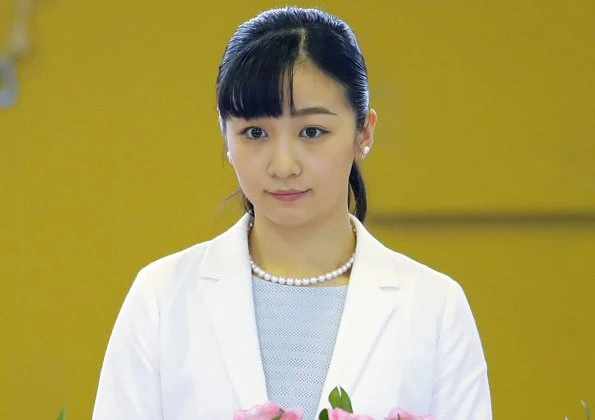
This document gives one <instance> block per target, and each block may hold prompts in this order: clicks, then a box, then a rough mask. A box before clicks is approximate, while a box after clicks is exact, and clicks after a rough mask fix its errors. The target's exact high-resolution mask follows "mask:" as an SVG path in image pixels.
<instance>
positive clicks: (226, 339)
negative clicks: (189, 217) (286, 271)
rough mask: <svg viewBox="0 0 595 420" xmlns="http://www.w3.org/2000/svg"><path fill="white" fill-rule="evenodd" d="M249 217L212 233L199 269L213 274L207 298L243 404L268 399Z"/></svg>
mask: <svg viewBox="0 0 595 420" xmlns="http://www.w3.org/2000/svg"><path fill="white" fill-rule="evenodd" d="M248 219H249V216H247V215H246V216H244V217H243V218H242V219H240V221H239V222H238V223H236V225H234V226H233V227H232V228H231V229H230V230H228V231H227V232H225V233H223V234H222V235H221V236H219V237H217V238H215V239H213V241H212V242H211V244H210V246H209V249H208V251H207V254H206V255H205V258H204V260H203V264H202V266H201V268H200V273H199V275H200V277H201V278H208V279H212V280H214V284H213V285H211V286H210V287H208V288H207V289H206V290H205V291H204V300H205V303H206V308H207V311H208V313H209V316H210V318H211V323H212V326H213V331H214V333H215V338H216V340H217V342H218V344H219V347H220V350H221V356H222V358H223V360H224V361H225V365H226V368H227V374H228V375H229V378H230V380H231V382H232V384H233V386H234V389H235V392H236V395H237V397H238V401H239V404H240V407H241V408H242V409H247V408H250V407H252V406H254V405H256V404H262V403H264V402H265V401H266V400H267V399H268V398H267V391H266V382H265V376H264V371H263V367H262V359H261V355H260V346H259V342H258V331H257V329H256V320H255V315H254V303H253V296H252V274H251V270H250V264H249V261H248V242H247V241H248V240H247V228H248Z"/></svg>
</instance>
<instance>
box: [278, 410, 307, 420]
mask: <svg viewBox="0 0 595 420" xmlns="http://www.w3.org/2000/svg"><path fill="white" fill-rule="evenodd" d="M303 417H304V409H303V408H302V407H294V408H290V409H289V410H285V412H284V413H283V415H282V416H281V420H302V418H303Z"/></svg>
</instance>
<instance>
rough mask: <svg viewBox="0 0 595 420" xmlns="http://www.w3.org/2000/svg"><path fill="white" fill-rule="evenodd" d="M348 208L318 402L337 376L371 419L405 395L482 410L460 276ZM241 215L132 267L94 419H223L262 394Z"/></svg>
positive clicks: (475, 415)
mask: <svg viewBox="0 0 595 420" xmlns="http://www.w3.org/2000/svg"><path fill="white" fill-rule="evenodd" d="M352 219H353V221H354V223H355V226H356V229H357V246H356V255H355V263H354V265H353V268H352V272H351V277H350V282H349V287H348V291H347V297H346V301H345V305H344V312H343V315H342V318H341V323H340V327H339V331H338V335H337V339H336V344H335V348H334V351H333V355H332V359H331V363H330V367H329V370H328V373H327V377H326V381H325V384H324V389H323V392H322V395H321V396H320V403H319V409H318V412H320V410H322V409H323V408H325V407H328V406H329V404H328V401H327V397H328V394H329V392H330V391H331V390H332V389H333V388H334V387H335V386H337V385H340V386H341V387H343V388H344V389H345V390H346V391H347V392H348V393H349V395H350V396H351V399H352V403H353V407H354V411H356V412H357V413H361V414H368V415H370V416H373V417H374V418H377V419H383V418H384V417H385V416H386V415H387V414H388V412H389V411H390V409H391V408H393V407H395V406H401V407H403V408H405V409H407V410H409V411H412V412H414V413H417V414H426V413H430V414H433V415H434V416H436V417H437V418H438V419H439V420H466V419H470V420H471V419H473V420H490V419H491V418H492V414H491V402H490V390H489V385H488V377H487V366H486V361H485V358H484V354H483V350H482V346H481V342H480V338H479V334H478V331H477V328H476V325H475V321H474V318H473V315H472V313H471V310H470V308H469V305H468V302H467V299H466V297H465V295H464V293H463V291H462V289H461V287H460V286H459V285H458V283H456V282H455V281H453V280H452V279H450V278H449V277H447V276H445V275H443V274H440V273H438V272H436V271H433V270H432V269H430V268H428V267H426V266H424V265H422V264H420V263H417V262H415V261H413V260H411V259H409V258H407V257H405V256H403V255H401V254H399V253H396V252H393V251H391V250H389V249H387V248H386V247H384V246H383V245H382V244H380V243H379V242H378V241H377V240H376V239H375V238H374V237H373V236H372V235H371V234H370V233H369V232H368V231H367V230H366V229H365V228H364V227H363V225H362V224H361V223H359V221H357V220H356V219H355V218H353V217H352ZM247 223H248V216H244V217H242V218H241V219H240V220H239V222H238V223H236V224H235V225H234V226H233V227H232V228H231V229H229V230H228V231H227V232H225V233H223V234H222V235H220V236H218V237H216V238H215V239H213V240H211V241H208V242H204V243H200V244H198V245H195V246H193V247H191V248H188V249H186V250H184V251H181V252H178V253H176V254H173V255H170V256H167V257H165V258H162V259H160V260H157V261H155V262H153V263H151V264H150V265H148V266H147V267H145V268H143V269H142V270H141V271H140V272H139V274H138V277H137V278H136V280H135V281H134V283H133V284H132V287H131V289H130V291H129V293H128V295H127V296H126V299H125V300H124V303H123V305H122V308H121V311H120V313H119V315H118V317H117V320H116V323H115V325H114V329H113V331H112V335H111V337H110V340H109V343H108V346H107V351H106V354H105V360H104V363H103V367H102V370H101V376H100V379H99V389H98V392H97V398H96V402H95V407H94V412H93V420H191V419H192V420H219V419H221V420H231V419H232V416H233V413H234V411H235V410H237V409H240V408H250V407H252V406H253V405H256V404H261V403H263V402H265V401H267V399H268V398H267V392H266V384H265V376H264V373H263V367H262V362H261V356H260V348H259V344H258V335H257V329H256V323H255V315H254V305H253V296H252V280H251V270H250V265H249V263H248V243H247V234H246V232H247ZM304 316H308V314H304ZM306 420H310V419H306Z"/></svg>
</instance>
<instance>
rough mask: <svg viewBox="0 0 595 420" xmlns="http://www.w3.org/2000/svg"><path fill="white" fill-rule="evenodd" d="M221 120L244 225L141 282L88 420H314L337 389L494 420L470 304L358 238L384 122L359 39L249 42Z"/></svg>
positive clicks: (298, 37) (254, 34)
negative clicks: (277, 408)
mask: <svg viewBox="0 0 595 420" xmlns="http://www.w3.org/2000/svg"><path fill="white" fill-rule="evenodd" d="M217 104H218V110H219V115H220V124H221V130H222V133H223V135H224V137H225V141H226V145H227V148H228V153H227V156H228V159H229V161H230V164H231V165H233V168H234V169H235V172H236V174H237V178H238V181H239V184H240V187H241V191H242V193H243V199H244V202H245V207H246V214H245V215H244V216H243V217H242V218H241V219H240V220H239V221H238V222H237V224H235V225H234V226H233V227H231V228H230V229H229V230H228V231H227V232H225V233H223V234H222V235H220V236H218V237H216V238H214V239H212V240H211V241H208V242H205V243H200V244H198V245H195V246H193V247H191V248H189V249H186V250H184V251H182V252H179V253H177V254H174V255H171V256H168V257H165V258H163V259H160V260H158V261H156V262H154V263H152V264H150V265H149V266H147V267H145V268H144V269H142V270H141V271H140V273H139V275H138V277H137V278H136V280H135V281H134V283H133V285H132V287H131V290H130V292H129V294H128V296H127V297H126V299H125V301H124V304H123V306H122V309H121V312H120V314H119V315H118V319H117V321H116V324H115V326H114V329H113V332H112V336H111V338H110V341H109V344H108V348H107V352H106V355H105V361H104V365H103V369H102V372H101V378H100V382H99V390H98V394H97V400H96V404H95V410H94V415H93V418H94V419H95V420H119V419H121V420H141V419H142V420H162V419H163V420H174V419H176V420H177V419H204V420H213V419H215V420H217V419H222V420H223V419H231V418H232V416H233V413H234V412H235V411H236V410H238V409H247V408H250V407H252V406H254V405H257V404H262V403H264V402H265V401H267V400H271V401H274V402H275V403H278V404H280V405H281V406H283V407H286V408H291V407H294V406H302V407H304V409H305V418H306V419H314V418H317V415H318V413H319V412H320V410H321V409H322V408H324V407H327V406H328V403H327V396H328V394H329V392H330V391H331V390H332V389H333V388H334V387H335V386H337V385H339V386H341V387H343V388H344V389H345V390H346V391H347V392H348V393H349V395H350V396H351V399H352V402H353V405H354V408H355V409H356V411H357V412H361V413H363V414H368V415H371V416H374V418H378V419H381V418H384V416H386V414H387V413H388V412H389V411H390V409H391V408H393V407H395V406H400V407H403V408H405V409H407V410H408V411H411V412H416V413H420V414H421V413H424V414H425V413H429V414H432V415H434V416H436V417H437V418H439V419H441V420H450V419H452V420H464V419H481V420H489V419H491V404H490V392H489V386H488V377H487V367H486V362H485V358H484V355H483V351H482V346H481V342H480V338H479V335H478V331H477V328H476V325H475V321H474V318H473V315H472V313H471V311H470V308H469V305H468V302H467V300H466V297H465V295H464V293H463V291H462V290H461V287H460V286H459V285H458V284H457V283H456V282H455V281H453V280H452V279H450V278H448V277H447V276H445V275H443V274H440V273H438V272H436V271H433V270H431V269H430V268H428V267H426V266H424V265H422V264H420V263H418V262H415V261H412V260H411V259H409V258H407V257H406V256H404V255H401V254H399V253H397V252H394V251H391V250H389V249H387V248H386V247H384V246H383V245H382V244H380V243H379V242H378V241H377V240H376V239H374V237H372V235H371V234H370V233H368V232H367V230H366V229H365V228H364V226H363V222H364V219H365V216H366V206H367V205H366V195H365V188H364V183H363V180H362V177H361V174H360V170H359V168H358V162H359V161H361V160H362V159H364V158H365V157H366V155H367V154H368V153H369V152H370V151H371V150H372V145H373V139H374V136H373V134H374V126H375V124H376V119H377V117H376V113H375V112H374V110H372V109H371V108H370V107H369V95H368V76H367V71H366V66H365V63H364V58H363V56H362V53H361V51H360V48H359V46H358V43H357V41H356V38H355V36H354V34H353V32H352V31H351V29H350V28H349V27H348V26H347V25H346V24H345V23H344V22H342V21H341V20H339V19H337V18H336V17H333V16H330V15H328V14H327V13H324V12H322V11H320V10H315V9H299V8H285V9H276V10H270V11H267V12H264V13H262V14H260V15H259V16H257V17H255V18H254V19H252V20H250V21H248V22H246V23H244V24H242V25H241V26H240V27H239V28H238V30H237V32H236V33H235V34H234V35H233V37H232V38H231V40H230V42H229V44H228V46H227V48H226V50H225V53H224V56H223V60H222V62H221V65H220V68H219V75H218V78H217ZM350 211H352V212H353V214H352V213H350Z"/></svg>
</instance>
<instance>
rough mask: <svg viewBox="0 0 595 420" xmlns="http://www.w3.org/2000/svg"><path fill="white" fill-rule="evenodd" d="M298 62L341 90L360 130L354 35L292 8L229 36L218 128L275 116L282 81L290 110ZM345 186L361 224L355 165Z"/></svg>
mask: <svg viewBox="0 0 595 420" xmlns="http://www.w3.org/2000/svg"><path fill="white" fill-rule="evenodd" d="M298 59H308V60H309V61H311V62H312V63H313V64H314V65H315V66H317V67H318V68H319V69H320V70H321V71H322V72H324V73H325V74H327V75H328V76H330V77H332V78H333V79H335V80H336V81H338V82H339V83H340V84H341V85H342V86H343V87H344V88H345V92H346V96H347V99H348V100H349V102H350V103H351V106H352V107H353V109H354V111H355V113H356V125H357V128H358V129H360V130H361V129H362V128H363V126H364V124H365V121H366V115H367V113H368V106H369V90H368V75H367V70H366V64H365V62H364V57H363V55H362V53H361V50H360V47H359V45H358V43H357V39H356V37H355V34H354V33H353V31H352V30H351V28H350V27H349V26H348V25H347V24H346V23H345V22H343V21H342V20H340V19H339V18H337V17H335V16H332V15H330V14H328V13H326V12H323V11H322V10H319V9H302V8H297V7H287V8H283V9H272V10H268V11H265V12H263V13H261V14H259V15H258V16H256V17H254V18H252V19H250V20H249V21H247V22H245V23H243V24H242V25H240V26H239V27H238V29H237V30H236V32H235V34H234V35H233V36H232V38H231V40H230V41H229V43H228V45H227V48H226V49H225V53H224V54H223V59H222V61H221V64H220V65H219V74H218V76H217V107H218V111H219V118H220V123H221V129H222V130H224V129H225V121H226V120H227V119H228V118H231V117H237V118H244V119H251V118H259V117H280V116H281V115H282V114H283V104H284V98H283V94H284V92H283V91H284V86H285V85H286V84H285V83H284V82H285V81H288V85H289V101H288V102H289V106H290V108H291V109H292V110H293V109H294V103H293V83H292V80H293V68H294V65H295V63H296V61H297V60H298ZM349 187H350V194H349V198H348V206H349V208H350V209H351V210H352V211H353V213H354V214H355V216H356V217H357V218H358V219H359V220H360V221H361V222H363V221H364V219H365V218H366V212H367V207H368V206H367V198H366V187H365V185H364V180H363V178H362V174H361V171H360V169H359V167H358V165H357V162H355V161H354V162H353V164H352V166H351V172H350V174H349ZM242 197H243V201H244V207H245V210H246V211H247V212H248V213H250V214H252V215H253V214H254V206H253V205H252V203H251V202H250V201H249V200H248V199H247V198H246V196H244V195H243V194H242Z"/></svg>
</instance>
